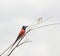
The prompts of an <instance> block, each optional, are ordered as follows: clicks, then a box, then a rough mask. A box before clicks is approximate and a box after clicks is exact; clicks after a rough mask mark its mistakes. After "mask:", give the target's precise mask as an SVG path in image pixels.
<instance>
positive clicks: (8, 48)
mask: <svg viewBox="0 0 60 56" xmlns="http://www.w3.org/2000/svg"><path fill="white" fill-rule="evenodd" d="M11 46H12V44H11V45H10V46H9V47H8V48H7V49H6V50H5V51H4V52H3V53H1V55H0V56H2V55H3V54H4V53H5V52H6V51H7V50H8V49H9V48H10V47H11Z"/></svg>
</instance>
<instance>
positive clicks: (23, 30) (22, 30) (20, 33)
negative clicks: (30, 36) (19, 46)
mask: <svg viewBox="0 0 60 56" xmlns="http://www.w3.org/2000/svg"><path fill="white" fill-rule="evenodd" d="M27 27H28V26H22V29H21V30H20V32H19V34H18V36H17V38H16V40H15V42H14V43H13V45H12V46H14V45H15V43H16V42H17V41H18V40H19V39H21V40H22V38H23V37H22V36H23V35H24V34H25V31H26V28H27Z"/></svg>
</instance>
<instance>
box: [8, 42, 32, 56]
mask: <svg viewBox="0 0 60 56" xmlns="http://www.w3.org/2000/svg"><path fill="white" fill-rule="evenodd" d="M28 42H31V41H26V42H25V41H24V42H22V43H21V44H20V45H16V46H15V47H14V48H13V49H12V51H11V52H10V53H9V54H8V56H10V55H11V53H12V52H13V51H14V50H15V49H16V48H17V47H19V46H21V45H22V44H24V43H28Z"/></svg>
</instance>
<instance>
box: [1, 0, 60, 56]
mask: <svg viewBox="0 0 60 56" xmlns="http://www.w3.org/2000/svg"><path fill="white" fill-rule="evenodd" d="M39 17H43V19H46V18H48V17H53V18H50V19H49V20H47V21H46V24H49V23H60V0H0V53H1V52H3V51H4V50H5V49H6V48H7V47H8V46H9V45H10V44H11V43H13V42H14V40H15V39H16V37H17V35H18V33H19V31H20V29H21V27H22V26H23V25H30V24H31V23H32V22H33V21H34V20H35V19H37V18H39ZM43 24H44V22H43ZM26 37H27V38H29V39H30V40H32V42H31V43H27V44H24V45H22V46H21V47H19V48H17V49H16V50H15V51H14V52H13V53H12V55H11V56H60V25H54V26H48V27H44V28H40V29H37V30H33V31H31V32H30V33H29V34H28V35H27V36H26Z"/></svg>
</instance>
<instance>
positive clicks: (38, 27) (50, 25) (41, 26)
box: [31, 23, 60, 30]
mask: <svg viewBox="0 0 60 56" xmlns="http://www.w3.org/2000/svg"><path fill="white" fill-rule="evenodd" d="M59 24H60V23H53V24H48V25H43V26H40V27H37V28H33V29H31V30H35V29H38V28H43V27H47V26H52V25H59Z"/></svg>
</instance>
